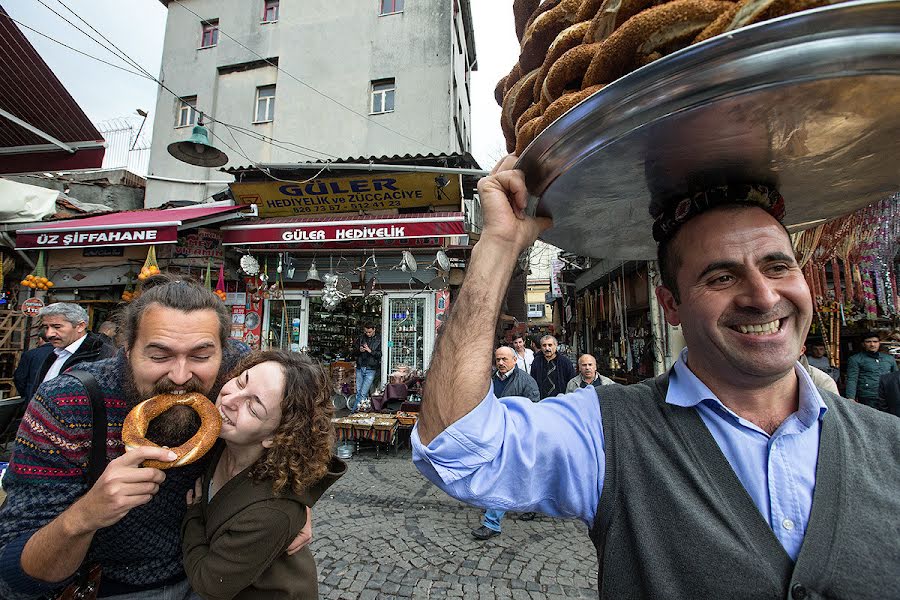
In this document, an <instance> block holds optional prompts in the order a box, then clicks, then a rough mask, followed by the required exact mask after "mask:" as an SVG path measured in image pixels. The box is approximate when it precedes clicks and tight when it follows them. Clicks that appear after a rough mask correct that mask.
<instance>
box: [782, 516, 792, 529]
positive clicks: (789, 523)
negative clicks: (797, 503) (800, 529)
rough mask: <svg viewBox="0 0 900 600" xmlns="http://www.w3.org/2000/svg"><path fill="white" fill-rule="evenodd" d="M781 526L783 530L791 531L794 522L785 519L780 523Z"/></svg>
mask: <svg viewBox="0 0 900 600" xmlns="http://www.w3.org/2000/svg"><path fill="white" fill-rule="evenodd" d="M781 526H782V527H784V528H785V529H787V530H788V531H791V530H792V529H794V522H793V521H791V520H790V519H785V520H784V521H782V522H781Z"/></svg>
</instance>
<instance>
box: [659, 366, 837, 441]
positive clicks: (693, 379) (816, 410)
mask: <svg viewBox="0 0 900 600" xmlns="http://www.w3.org/2000/svg"><path fill="white" fill-rule="evenodd" d="M687 356H688V349H687V348H684V349H683V350H682V351H681V354H679V355H678V360H677V361H676V362H675V365H674V367H673V368H672V371H670V373H669V390H668V391H667V392H666V403H667V404H674V405H675V406H683V407H690V406H696V405H697V404H700V402H702V401H703V400H710V401H712V402H715V403H716V404H718V405H719V406H721V407H722V408H723V409H725V410H726V411H727V412H729V413H731V414H734V413H733V412H732V411H731V410H730V409H729V408H728V407H727V406H725V405H724V404H722V401H721V400H719V399H718V398H717V397H716V395H715V394H714V393H713V392H712V390H710V389H709V388H708V387H707V386H706V384H705V383H703V382H702V381H700V379H699V378H698V377H697V376H696V375H694V372H693V371H691V370H690V369H689V368H688V366H687ZM794 373H796V374H797V381H798V383H799V395H800V402H799V407H798V409H797V418H798V419H799V420H800V422H801V423H803V424H804V425H805V426H806V427H811V426H812V424H813V423H814V422H815V420H816V419H821V418H822V416H823V415H824V414H825V411H827V410H828V407H827V406H826V405H825V401H824V400H822V396H821V395H820V394H819V391H818V390H817V389H816V386H815V385H814V384H813V382H812V379H810V377H809V373H807V372H806V369H804V368H803V367H802V366H801V365H800V363H799V362H797V363H794ZM735 416H737V415H735Z"/></svg>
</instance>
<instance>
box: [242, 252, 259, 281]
mask: <svg viewBox="0 0 900 600" xmlns="http://www.w3.org/2000/svg"><path fill="white" fill-rule="evenodd" d="M241 270H242V271H244V273H246V274H247V275H250V276H251V277H252V276H254V275H257V274H259V261H257V260H256V259H255V258H253V255H251V254H250V253H247V254H245V255H244V256H242V257H241Z"/></svg>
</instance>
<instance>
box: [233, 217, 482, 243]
mask: <svg viewBox="0 0 900 600" xmlns="http://www.w3.org/2000/svg"><path fill="white" fill-rule="evenodd" d="M223 231H224V235H223V243H225V244H231V245H234V244H239V245H243V244H309V243H316V242H363V241H364V242H372V241H380V240H391V239H394V240H400V239H409V238H420V237H425V238H427V237H435V236H441V237H448V236H454V235H463V234H464V233H465V231H464V229H463V220H462V217H459V218H456V217H452V218H446V219H431V220H429V219H396V220H391V221H385V220H381V221H379V220H372V221H345V222H341V221H307V222H302V221H301V222H296V223H272V224H270V225H235V226H231V227H223Z"/></svg>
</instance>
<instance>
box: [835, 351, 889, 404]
mask: <svg viewBox="0 0 900 600" xmlns="http://www.w3.org/2000/svg"><path fill="white" fill-rule="evenodd" d="M896 370H897V361H895V360H894V357H893V356H891V355H890V354H885V353H884V352H865V351H863V352H860V353H858V354H854V355H853V356H851V357H850V360H848V361H847V390H846V392H847V393H846V394H844V395H845V396H846V397H847V398H850V399H851V400H859V399H861V398H865V399H867V400H874V399H876V398H878V380H879V379H881V376H882V375H884V374H885V373H892V372H894V371H896Z"/></svg>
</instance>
